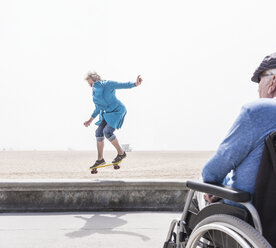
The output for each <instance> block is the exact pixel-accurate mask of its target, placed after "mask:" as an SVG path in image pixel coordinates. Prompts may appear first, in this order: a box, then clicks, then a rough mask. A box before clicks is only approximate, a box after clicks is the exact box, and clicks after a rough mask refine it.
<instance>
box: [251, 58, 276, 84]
mask: <svg viewBox="0 0 276 248" xmlns="http://www.w3.org/2000/svg"><path fill="white" fill-rule="evenodd" d="M274 68H276V53H272V54H270V55H268V56H266V57H265V58H264V59H263V61H262V63H261V64H260V65H259V67H258V68H257V69H256V70H255V72H254V74H253V77H252V78H251V81H253V82H255V83H259V82H260V75H261V74H262V73H263V72H264V71H266V70H269V69H274Z"/></svg>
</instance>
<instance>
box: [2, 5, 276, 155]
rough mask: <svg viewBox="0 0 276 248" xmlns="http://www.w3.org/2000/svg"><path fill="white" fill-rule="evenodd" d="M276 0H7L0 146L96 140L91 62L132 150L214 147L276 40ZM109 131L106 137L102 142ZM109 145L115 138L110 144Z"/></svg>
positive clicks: (250, 96) (81, 145)
mask: <svg viewBox="0 0 276 248" xmlns="http://www.w3.org/2000/svg"><path fill="white" fill-rule="evenodd" d="M275 10H276V2H275V1H255V0H244V1H240V0H234V1H233V0H232V1H221V0H210V1H206V0H198V1H184V0H179V1H176V0H166V1H160V0H156V1H153V0H151V1H149V0H135V1H134V0H133V1H129V0H116V1H115V0H113V1H111V0H110V1H107V0H98V1H96V0H94V1H93V0H74V1H69V0H58V1H57V0H48V1H42V0H40V1H38V0H24V1H20V0H0V150H1V149H3V148H6V149H10V148H12V149H19V150H32V149H38V150H66V149H68V148H71V149H78V150H81V149H85V150H87V149H91V150H95V148H96V146H95V144H96V142H95V138H94V133H95V129H96V126H95V125H94V124H92V126H91V127H89V128H85V127H84V126H83V122H84V121H86V120H87V119H89V117H90V115H91V113H92V111H93V108H94V105H93V102H92V96H91V88H90V87H88V85H87V83H86V82H85V81H84V77H85V75H86V73H87V72H88V71H93V70H95V71H97V72H98V73H99V74H100V75H102V78H104V79H110V80H115V81H119V82H127V81H134V80H135V79H136V76H137V75H138V74H141V75H142V77H143V79H144V82H143V85H142V86H140V87H138V88H134V89H130V90H121V91H117V96H118V98H119V99H120V100H121V101H122V102H123V103H124V104H125V105H126V107H127V109H128V114H127V116H126V119H125V123H124V126H123V128H122V129H121V130H120V131H116V134H117V136H118V138H119V141H120V142H121V143H130V144H131V146H132V147H133V148H134V149H135V150H215V149H216V148H217V146H218V145H219V143H220V142H221V140H222V139H223V137H224V136H225V135H226V133H227V131H228V130H229V128H230V126H231V125H232V123H233V121H234V119H235V118H236V116H237V115H238V113H239V111H240V108H241V105H242V104H244V103H247V102H248V101H252V100H254V99H256V98H257V97H258V94H257V84H255V83H253V82H250V78H251V76H252V73H253V72H254V70H255V69H256V67H257V66H258V65H259V63H260V62H261V60H262V59H263V58H264V57H265V56H266V55H268V54H270V53H272V52H275V50H276V49H275V45H276V32H275V16H276V14H275V13H276V12H275ZM106 143H108V142H106ZM106 148H107V149H112V147H111V146H110V145H109V144H107V146H106Z"/></svg>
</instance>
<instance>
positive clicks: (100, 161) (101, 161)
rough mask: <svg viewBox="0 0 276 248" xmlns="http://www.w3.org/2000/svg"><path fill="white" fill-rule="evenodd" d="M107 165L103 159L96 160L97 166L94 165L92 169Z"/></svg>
mask: <svg viewBox="0 0 276 248" xmlns="http://www.w3.org/2000/svg"><path fill="white" fill-rule="evenodd" d="M104 164H105V160H104V159H101V160H96V162H95V164H93V165H92V166H91V167H90V169H93V168H94V167H97V166H99V165H104Z"/></svg>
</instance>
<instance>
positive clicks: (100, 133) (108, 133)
mask: <svg viewBox="0 0 276 248" xmlns="http://www.w3.org/2000/svg"><path fill="white" fill-rule="evenodd" d="M114 131H115V128H113V127H111V126H109V125H108V124H107V123H106V121H105V120H103V121H102V123H101V124H100V125H99V126H98V128H97V129H96V139H97V141H103V140H104V137H106V138H107V139H108V140H109V141H110V142H112V141H113V140H114V139H116V136H115V135H114Z"/></svg>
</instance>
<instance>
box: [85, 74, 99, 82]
mask: <svg viewBox="0 0 276 248" xmlns="http://www.w3.org/2000/svg"><path fill="white" fill-rule="evenodd" d="M89 78H91V79H92V80H93V81H94V82H97V81H99V80H102V79H101V77H100V75H99V74H98V73H97V72H93V73H92V72H88V73H87V76H86V78H85V79H86V80H88V79H89Z"/></svg>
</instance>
